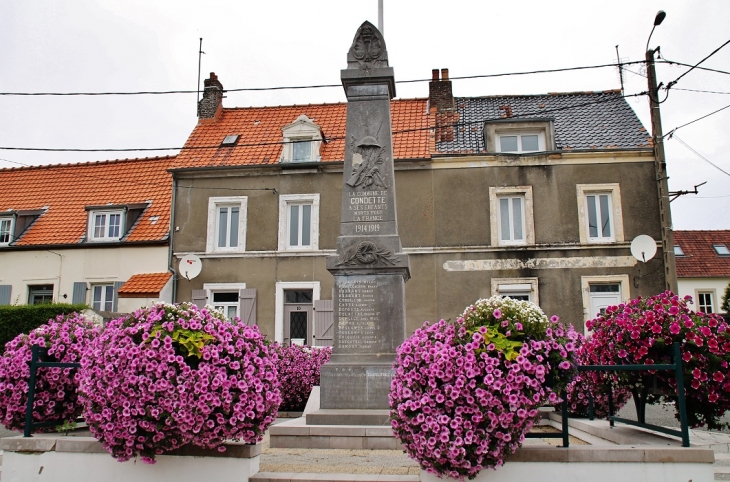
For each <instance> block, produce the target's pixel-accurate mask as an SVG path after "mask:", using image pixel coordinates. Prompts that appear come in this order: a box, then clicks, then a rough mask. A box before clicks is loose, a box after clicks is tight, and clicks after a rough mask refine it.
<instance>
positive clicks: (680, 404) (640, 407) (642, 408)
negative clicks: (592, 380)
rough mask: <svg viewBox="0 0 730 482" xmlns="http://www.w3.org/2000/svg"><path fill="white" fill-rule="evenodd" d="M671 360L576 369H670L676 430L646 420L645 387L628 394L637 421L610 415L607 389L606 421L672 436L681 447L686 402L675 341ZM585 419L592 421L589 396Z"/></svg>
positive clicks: (610, 396) (684, 438) (685, 428)
mask: <svg viewBox="0 0 730 482" xmlns="http://www.w3.org/2000/svg"><path fill="white" fill-rule="evenodd" d="M671 354H672V361H673V363H658V364H655V365H640V364H639V365H582V366H579V367H578V371H581V372H587V371H601V372H622V371H661V370H671V371H673V372H674V377H675V378H676V379H677V410H678V411H679V423H680V429H679V430H674V429H670V428H667V427H662V426H659V425H654V424H650V423H646V398H647V392H648V388H647V387H646V386H645V387H644V389H643V390H642V392H641V393H639V391H638V390H636V389H634V390H633V391H632V395H633V396H634V402H635V404H636V416H637V419H638V420H629V419H626V418H621V417H617V416H615V415H614V412H615V410H614V409H615V407H614V403H613V391H612V390H611V389H610V388H609V392H608V420H609V423H610V425H611V427H613V426H614V424H615V423H616V422H619V423H623V424H626V425H633V426H635V427H640V428H645V429H648V430H653V431H655V432H660V433H664V434H667V435H674V436H676V437H680V438H681V439H682V447H689V424H688V423H687V401H686V399H685V394H684V372H683V369H682V352H681V350H680V347H679V343H674V344H673V345H672V351H671ZM588 410H589V418H590V419H591V420H593V397H590V398H589V406H588Z"/></svg>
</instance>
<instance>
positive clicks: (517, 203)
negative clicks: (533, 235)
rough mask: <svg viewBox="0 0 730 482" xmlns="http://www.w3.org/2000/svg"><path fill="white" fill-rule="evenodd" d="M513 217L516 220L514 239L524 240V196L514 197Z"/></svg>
mask: <svg viewBox="0 0 730 482" xmlns="http://www.w3.org/2000/svg"><path fill="white" fill-rule="evenodd" d="M512 219H513V221H514V230H515V235H514V237H513V238H512V239H513V240H514V241H522V240H523V239H524V238H523V236H522V198H518V197H516V198H512Z"/></svg>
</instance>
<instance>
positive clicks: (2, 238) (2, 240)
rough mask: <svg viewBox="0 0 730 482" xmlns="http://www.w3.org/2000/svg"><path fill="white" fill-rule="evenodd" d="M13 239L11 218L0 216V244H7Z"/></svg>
mask: <svg viewBox="0 0 730 482" xmlns="http://www.w3.org/2000/svg"><path fill="white" fill-rule="evenodd" d="M12 240H13V218H10V217H8V218H0V246H7V245H8V244H10V242H11V241H12Z"/></svg>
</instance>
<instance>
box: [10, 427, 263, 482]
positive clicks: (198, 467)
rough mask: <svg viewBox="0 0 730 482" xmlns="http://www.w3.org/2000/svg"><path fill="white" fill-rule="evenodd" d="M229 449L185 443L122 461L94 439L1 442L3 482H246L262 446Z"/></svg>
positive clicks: (228, 446) (13, 439)
mask: <svg viewBox="0 0 730 482" xmlns="http://www.w3.org/2000/svg"><path fill="white" fill-rule="evenodd" d="M225 446H226V451H225V452H219V451H218V450H215V449H202V448H198V447H194V446H186V447H183V448H181V449H178V450H175V451H172V452H168V453H166V454H164V455H158V456H157V457H156V461H157V463H156V464H154V465H151V464H145V463H142V461H141V460H139V459H136V460H132V461H130V462H127V463H119V462H117V461H116V460H114V459H113V458H111V457H109V453H108V452H107V451H106V450H104V447H103V446H102V445H101V443H99V442H98V441H97V440H96V439H94V438H93V437H74V436H72V437H63V436H56V435H48V436H36V437H32V438H23V437H11V438H5V439H2V441H0V449H2V450H3V451H4V455H3V474H2V477H3V482H30V481H34V482H35V481H37V482H43V481H53V482H98V481H100V480H103V481H105V482H129V481H132V480H133V481H135V482H153V481H155V482H158V481H163V480H174V481H175V482H200V481H205V480H210V478H211V476H213V474H214V477H215V479H216V480H225V481H226V482H247V481H248V479H249V477H250V476H252V475H253V474H255V473H257V472H258V471H259V459H260V455H259V454H260V453H261V445H247V444H244V443H235V442H233V443H226V444H225Z"/></svg>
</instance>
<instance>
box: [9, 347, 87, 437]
mask: <svg viewBox="0 0 730 482" xmlns="http://www.w3.org/2000/svg"><path fill="white" fill-rule="evenodd" d="M47 356H48V348H45V347H41V346H37V345H35V346H33V347H32V348H31V358H30V378H29V380H28V403H27V405H26V406H25V427H24V430H23V437H30V436H31V433H32V431H33V429H34V428H41V427H51V426H55V425H61V424H63V422H64V421H63V420H52V421H50V422H35V423H33V405H34V403H35V384H36V378H37V374H38V369H39V368H43V367H48V368H53V367H55V368H78V367H80V366H81V364H80V363H61V362H49V361H45V360H46V357H47Z"/></svg>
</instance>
